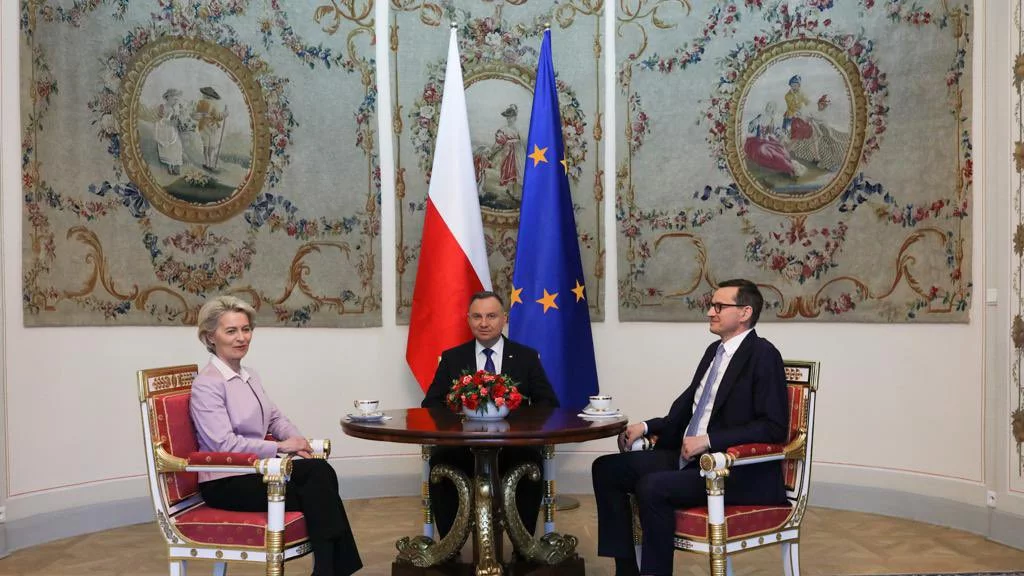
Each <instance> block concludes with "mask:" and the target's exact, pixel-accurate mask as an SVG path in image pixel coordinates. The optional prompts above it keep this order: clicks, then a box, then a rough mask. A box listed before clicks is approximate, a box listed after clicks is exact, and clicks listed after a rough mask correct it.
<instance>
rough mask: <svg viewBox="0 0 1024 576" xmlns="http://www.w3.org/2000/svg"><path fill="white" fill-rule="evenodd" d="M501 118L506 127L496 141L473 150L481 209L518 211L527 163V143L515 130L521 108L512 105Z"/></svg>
mask: <svg viewBox="0 0 1024 576" xmlns="http://www.w3.org/2000/svg"><path fill="white" fill-rule="evenodd" d="M499 114H501V116H502V117H503V118H504V119H505V125H504V126H501V127H499V128H498V129H497V130H495V131H494V141H493V142H490V143H487V144H481V145H479V146H476V147H475V148H474V150H473V170H474V172H475V174H476V186H477V190H478V191H479V193H480V204H481V206H482V207H485V208H491V209H494V210H500V211H506V210H518V208H519V202H520V198H521V196H522V189H523V166H524V162H525V161H526V140H525V139H524V138H523V136H522V134H521V133H520V132H519V128H518V127H517V126H516V120H517V119H518V117H519V106H517V105H516V104H509V105H508V106H507V107H505V109H504V110H503V111H502V112H499Z"/></svg>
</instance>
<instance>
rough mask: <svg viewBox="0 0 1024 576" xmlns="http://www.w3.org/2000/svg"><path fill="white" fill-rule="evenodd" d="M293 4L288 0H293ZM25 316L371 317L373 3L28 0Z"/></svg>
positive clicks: (48, 319)
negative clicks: (231, 310)
mask: <svg viewBox="0 0 1024 576" xmlns="http://www.w3.org/2000/svg"><path fill="white" fill-rule="evenodd" d="M286 6H287V7H286ZM20 24H21V101H22V141H21V146H22V182H23V189H24V197H23V206H24V232H23V248H22V259H23V306H24V323H25V325H26V326H62V325H76V326H80V325H154V324H156V325H190V324H194V323H195V320H196V314H197V311H198V308H199V306H201V305H202V303H203V302H204V301H205V300H207V299H208V298H209V297H211V296H214V295H217V294H234V295H237V296H239V297H241V298H243V299H245V300H247V301H248V302H251V303H252V304H253V306H254V307H255V308H256V310H257V313H258V317H257V323H258V324H260V325H265V326H266V325H278V326H322V327H362V326H379V325H380V324H381V308H380V274H379V271H380V266H381V262H380V238H379V236H380V170H379V165H378V149H377V141H378V139H377V134H376V131H377V125H376V121H377V114H376V107H377V101H376V99H377V86H376V80H375V67H376V62H375V59H374V43H375V38H374V4H373V0H355V1H353V2H331V1H330V0H318V1H316V2H309V3H306V2H288V3H287V4H286V3H284V2H281V1H279V0H269V1H263V0H149V1H132V2H129V1H128V0H76V1H75V2H68V1H51V0H22V2H21V22H20Z"/></svg>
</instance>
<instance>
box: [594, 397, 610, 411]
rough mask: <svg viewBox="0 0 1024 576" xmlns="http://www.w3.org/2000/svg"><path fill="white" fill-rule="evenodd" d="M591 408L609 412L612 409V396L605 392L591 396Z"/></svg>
mask: <svg viewBox="0 0 1024 576" xmlns="http://www.w3.org/2000/svg"><path fill="white" fill-rule="evenodd" d="M590 409H591V410H593V411H594V412H607V411H609V410H611V409H612V397H611V396H608V395H604V394H600V395H595V396H591V397H590Z"/></svg>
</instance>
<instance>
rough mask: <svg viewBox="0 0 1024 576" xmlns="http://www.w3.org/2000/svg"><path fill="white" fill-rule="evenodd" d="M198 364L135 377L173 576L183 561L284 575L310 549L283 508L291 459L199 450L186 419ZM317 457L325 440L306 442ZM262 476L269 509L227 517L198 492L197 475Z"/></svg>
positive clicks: (221, 571)
mask: <svg viewBox="0 0 1024 576" xmlns="http://www.w3.org/2000/svg"><path fill="white" fill-rule="evenodd" d="M197 372H198V368H197V366H196V365H194V364H192V365H186V366H171V367H167V368H154V369H149V370H140V371H139V372H138V386H139V402H140V407H141V412H142V428H143V435H144V438H145V445H146V446H145V449H146V469H147V471H148V476H149V489H150V495H151V497H152V500H153V508H154V510H155V512H156V519H157V523H158V524H159V527H160V532H161V534H162V535H163V537H164V540H165V541H166V543H167V556H168V562H169V565H170V575H171V576H184V575H185V573H186V566H187V561H188V560H196V559H206V560H212V561H214V562H215V564H214V568H213V573H214V575H215V576H225V575H226V574H227V562H229V561H232V562H259V563H263V564H265V565H266V573H267V575H268V576H277V575H282V574H284V562H286V561H288V560H292V559H294V558H298V557H301V556H304V555H305V554H307V553H309V552H310V551H311V550H312V548H311V546H310V543H309V540H308V538H307V535H306V522H305V519H304V518H303V515H302V513H301V512H287V511H285V509H284V500H285V483H286V482H287V481H288V477H289V475H290V474H291V467H292V464H291V457H290V456H289V457H281V458H265V459H259V458H258V457H257V456H256V455H255V454H243V453H237V452H198V451H197V450H198V444H197V442H196V435H195V429H194V427H193V425H192V418H191V416H190V414H189V400H190V397H191V392H192V380H193V379H194V378H195V376H196V374H197ZM310 444H311V445H312V446H313V449H314V451H315V457H317V458H327V456H328V455H329V454H330V441H329V440H311V441H310ZM200 471H208V472H242V473H252V474H261V475H263V480H264V482H265V483H266V485H267V512H265V513H264V512H232V511H227V510H219V509H215V508H211V507H209V506H207V505H206V504H205V503H204V502H203V499H202V496H201V495H200V494H199V480H198V474H197V473H198V472H200Z"/></svg>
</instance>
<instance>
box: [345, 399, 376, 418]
mask: <svg viewBox="0 0 1024 576" xmlns="http://www.w3.org/2000/svg"><path fill="white" fill-rule="evenodd" d="M352 406H354V407H355V408H356V410H359V413H360V414H362V415H363V416H369V415H370V414H375V413H376V412H377V408H378V407H379V406H380V400H354V401H353V402H352Z"/></svg>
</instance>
